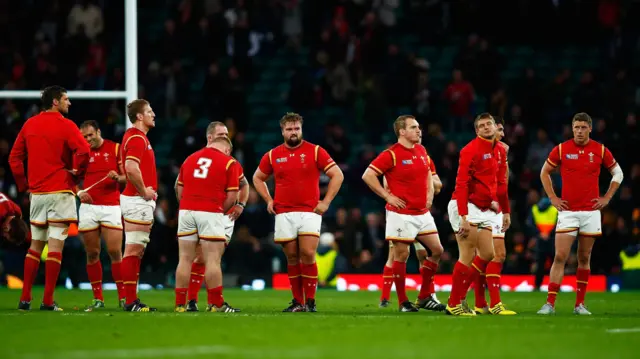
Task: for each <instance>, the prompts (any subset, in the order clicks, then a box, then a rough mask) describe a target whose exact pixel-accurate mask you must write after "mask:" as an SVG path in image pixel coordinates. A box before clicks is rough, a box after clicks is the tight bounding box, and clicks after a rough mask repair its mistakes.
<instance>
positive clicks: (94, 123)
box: [80, 120, 100, 131]
mask: <svg viewBox="0 0 640 359" xmlns="http://www.w3.org/2000/svg"><path fill="white" fill-rule="evenodd" d="M87 127H93V128H94V129H95V130H96V131H98V130H99V129H100V126H98V121H94V120H87V121H84V122H83V123H82V124H81V125H80V128H87Z"/></svg>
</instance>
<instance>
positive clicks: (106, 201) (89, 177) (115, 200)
mask: <svg viewBox="0 0 640 359" xmlns="http://www.w3.org/2000/svg"><path fill="white" fill-rule="evenodd" d="M119 151H120V144H119V143H116V142H113V141H110V140H103V142H102V145H101V146H100V147H98V148H96V149H93V148H92V149H91V154H90V156H89V166H87V173H86V174H85V177H84V188H89V187H90V186H92V185H93V184H94V183H97V182H98V181H102V179H103V178H105V177H106V176H107V174H109V172H110V171H116V172H118V173H120V168H119V167H118V165H119V164H120V153H119ZM88 193H89V194H90V195H91V198H92V199H93V203H92V204H95V205H99V206H117V205H119V204H120V184H119V183H118V181H114V180H112V179H110V178H107V179H105V180H103V181H102V182H100V183H98V184H97V185H95V186H93V187H92V188H91V189H90V190H89V191H88Z"/></svg>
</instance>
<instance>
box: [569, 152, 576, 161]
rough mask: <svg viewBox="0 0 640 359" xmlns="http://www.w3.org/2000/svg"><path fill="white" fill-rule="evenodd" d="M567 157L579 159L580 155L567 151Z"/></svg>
mask: <svg viewBox="0 0 640 359" xmlns="http://www.w3.org/2000/svg"><path fill="white" fill-rule="evenodd" d="M566 157H567V159H568V160H577V159H578V155H577V154H575V153H567V156H566Z"/></svg>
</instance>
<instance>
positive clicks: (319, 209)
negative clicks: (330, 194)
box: [313, 201, 329, 215]
mask: <svg viewBox="0 0 640 359" xmlns="http://www.w3.org/2000/svg"><path fill="white" fill-rule="evenodd" d="M328 209H329V204H328V203H325V202H324V201H318V205H316V208H314V209H313V212H314V213H317V214H319V215H323V214H324V212H326V211H327V210H328Z"/></svg>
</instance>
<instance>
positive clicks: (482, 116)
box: [473, 112, 496, 128]
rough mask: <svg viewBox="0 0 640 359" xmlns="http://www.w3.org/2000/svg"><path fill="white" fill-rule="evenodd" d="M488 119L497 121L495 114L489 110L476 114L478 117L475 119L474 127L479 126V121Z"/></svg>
mask: <svg viewBox="0 0 640 359" xmlns="http://www.w3.org/2000/svg"><path fill="white" fill-rule="evenodd" d="M487 119H491V120H493V122H494V123H495V121H496V120H495V119H494V118H493V116H491V114H490V113H489V112H483V113H481V114H479V115H478V116H476V119H475V120H473V128H478V121H480V120H487Z"/></svg>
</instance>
